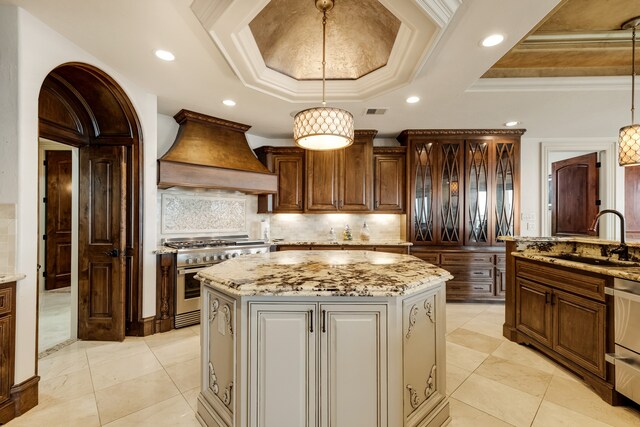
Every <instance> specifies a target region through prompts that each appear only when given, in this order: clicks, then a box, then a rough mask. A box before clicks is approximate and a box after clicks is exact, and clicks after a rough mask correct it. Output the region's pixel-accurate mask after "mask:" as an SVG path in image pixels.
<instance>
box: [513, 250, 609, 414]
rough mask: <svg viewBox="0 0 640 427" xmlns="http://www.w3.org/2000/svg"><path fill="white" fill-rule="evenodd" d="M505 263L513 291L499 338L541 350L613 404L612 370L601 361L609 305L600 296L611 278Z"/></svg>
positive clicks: (532, 263) (541, 265)
mask: <svg viewBox="0 0 640 427" xmlns="http://www.w3.org/2000/svg"><path fill="white" fill-rule="evenodd" d="M511 259H512V261H511V262H513V271H514V273H515V275H514V277H510V278H509V281H510V280H513V286H514V289H513V294H511V295H512V296H509V295H510V292H511V291H510V290H507V295H508V298H507V304H508V305H511V304H513V307H510V308H508V309H506V310H505V312H506V319H507V321H506V322H505V328H506V329H505V336H507V338H509V339H511V340H512V341H516V342H519V343H526V344H530V345H532V346H534V347H536V348H537V349H539V350H541V351H542V352H543V353H545V354H547V355H548V356H549V357H551V358H552V359H554V360H555V361H556V362H558V363H560V364H562V365H564V366H565V367H567V368H568V369H570V370H572V371H574V372H576V373H577V374H579V375H580V376H581V377H582V378H583V379H584V381H586V382H587V383H588V384H589V385H591V386H592V387H593V388H594V389H595V390H596V393H598V394H599V395H600V396H601V397H602V398H603V399H605V400H606V401H607V402H609V403H613V402H614V401H615V399H616V395H615V392H614V386H613V384H614V372H613V366H612V365H609V366H607V364H606V363H605V354H606V353H607V352H614V342H613V341H614V333H613V324H612V323H613V322H612V317H613V303H612V301H611V300H610V299H609V298H608V297H607V296H606V295H605V292H604V289H605V287H606V286H610V285H611V284H612V280H611V278H610V277H607V276H601V275H598V274H594V273H591V272H586V271H580V270H574V269H571V268H567V267H559V266H554V265H552V264H547V263H544V262H538V261H532V260H526V259H520V258H516V259H515V260H514V259H513V257H512V256H511ZM507 262H508V263H509V262H510V261H509V260H508V261H507ZM507 269H508V271H509V269H510V267H509V266H507ZM508 283H509V282H508ZM510 316H513V322H512V321H511V319H510ZM511 327H513V328H514V329H515V330H510V328H511Z"/></svg>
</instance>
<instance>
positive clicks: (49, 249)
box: [44, 150, 72, 291]
mask: <svg viewBox="0 0 640 427" xmlns="http://www.w3.org/2000/svg"><path fill="white" fill-rule="evenodd" d="M45 156H46V178H45V179H46V188H47V190H46V191H47V192H46V196H45V201H46V203H45V230H46V231H45V235H46V239H45V241H44V244H45V263H44V265H45V274H44V278H45V282H44V288H45V289H46V290H48V291H49V290H52V289H59V288H64V287H67V286H70V285H71V194H72V185H71V184H72V183H71V151H52V150H48V151H46V152H45Z"/></svg>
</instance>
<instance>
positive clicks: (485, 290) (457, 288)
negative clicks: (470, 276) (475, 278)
mask: <svg viewBox="0 0 640 427" xmlns="http://www.w3.org/2000/svg"><path fill="white" fill-rule="evenodd" d="M450 296H461V297H462V296H476V297H490V296H493V283H491V282H473V283H471V282H464V281H460V282H456V281H449V282H447V298H449V297H450Z"/></svg>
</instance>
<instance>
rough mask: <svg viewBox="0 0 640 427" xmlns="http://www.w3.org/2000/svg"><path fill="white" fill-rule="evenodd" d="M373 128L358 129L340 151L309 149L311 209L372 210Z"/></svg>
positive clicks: (310, 210)
mask: <svg viewBox="0 0 640 427" xmlns="http://www.w3.org/2000/svg"><path fill="white" fill-rule="evenodd" d="M376 133H377V132H376V131H373V130H357V131H356V132H355V137H354V141H353V144H351V145H350V146H349V147H347V148H344V149H341V150H330V151H309V152H307V153H306V159H307V167H306V170H307V173H306V176H307V186H306V190H307V199H306V200H307V201H306V203H307V205H306V211H308V212H334V211H347V212H362V211H365V212H366V211H370V210H371V207H372V206H371V205H372V203H371V199H372V183H373V179H372V175H373V174H372V168H373V137H374V136H375V134H376Z"/></svg>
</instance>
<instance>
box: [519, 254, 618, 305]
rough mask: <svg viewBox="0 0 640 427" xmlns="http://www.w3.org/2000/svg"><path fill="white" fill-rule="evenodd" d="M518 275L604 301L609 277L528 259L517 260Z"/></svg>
mask: <svg viewBox="0 0 640 427" xmlns="http://www.w3.org/2000/svg"><path fill="white" fill-rule="evenodd" d="M516 276H517V277H523V278H526V279H529V280H533V281H536V282H538V283H544V284H545V285H550V286H553V287H555V288H558V289H562V290H565V291H569V292H573V293H574V294H578V295H580V296H583V297H588V298H593V299H596V300H598V301H604V300H605V298H604V288H605V286H606V283H607V279H606V278H604V277H602V276H598V275H596V274H594V273H590V274H583V273H579V272H577V271H576V270H573V269H566V268H563V267H558V266H547V265H545V264H544V263H535V262H531V261H526V260H521V259H519V260H516Z"/></svg>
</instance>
